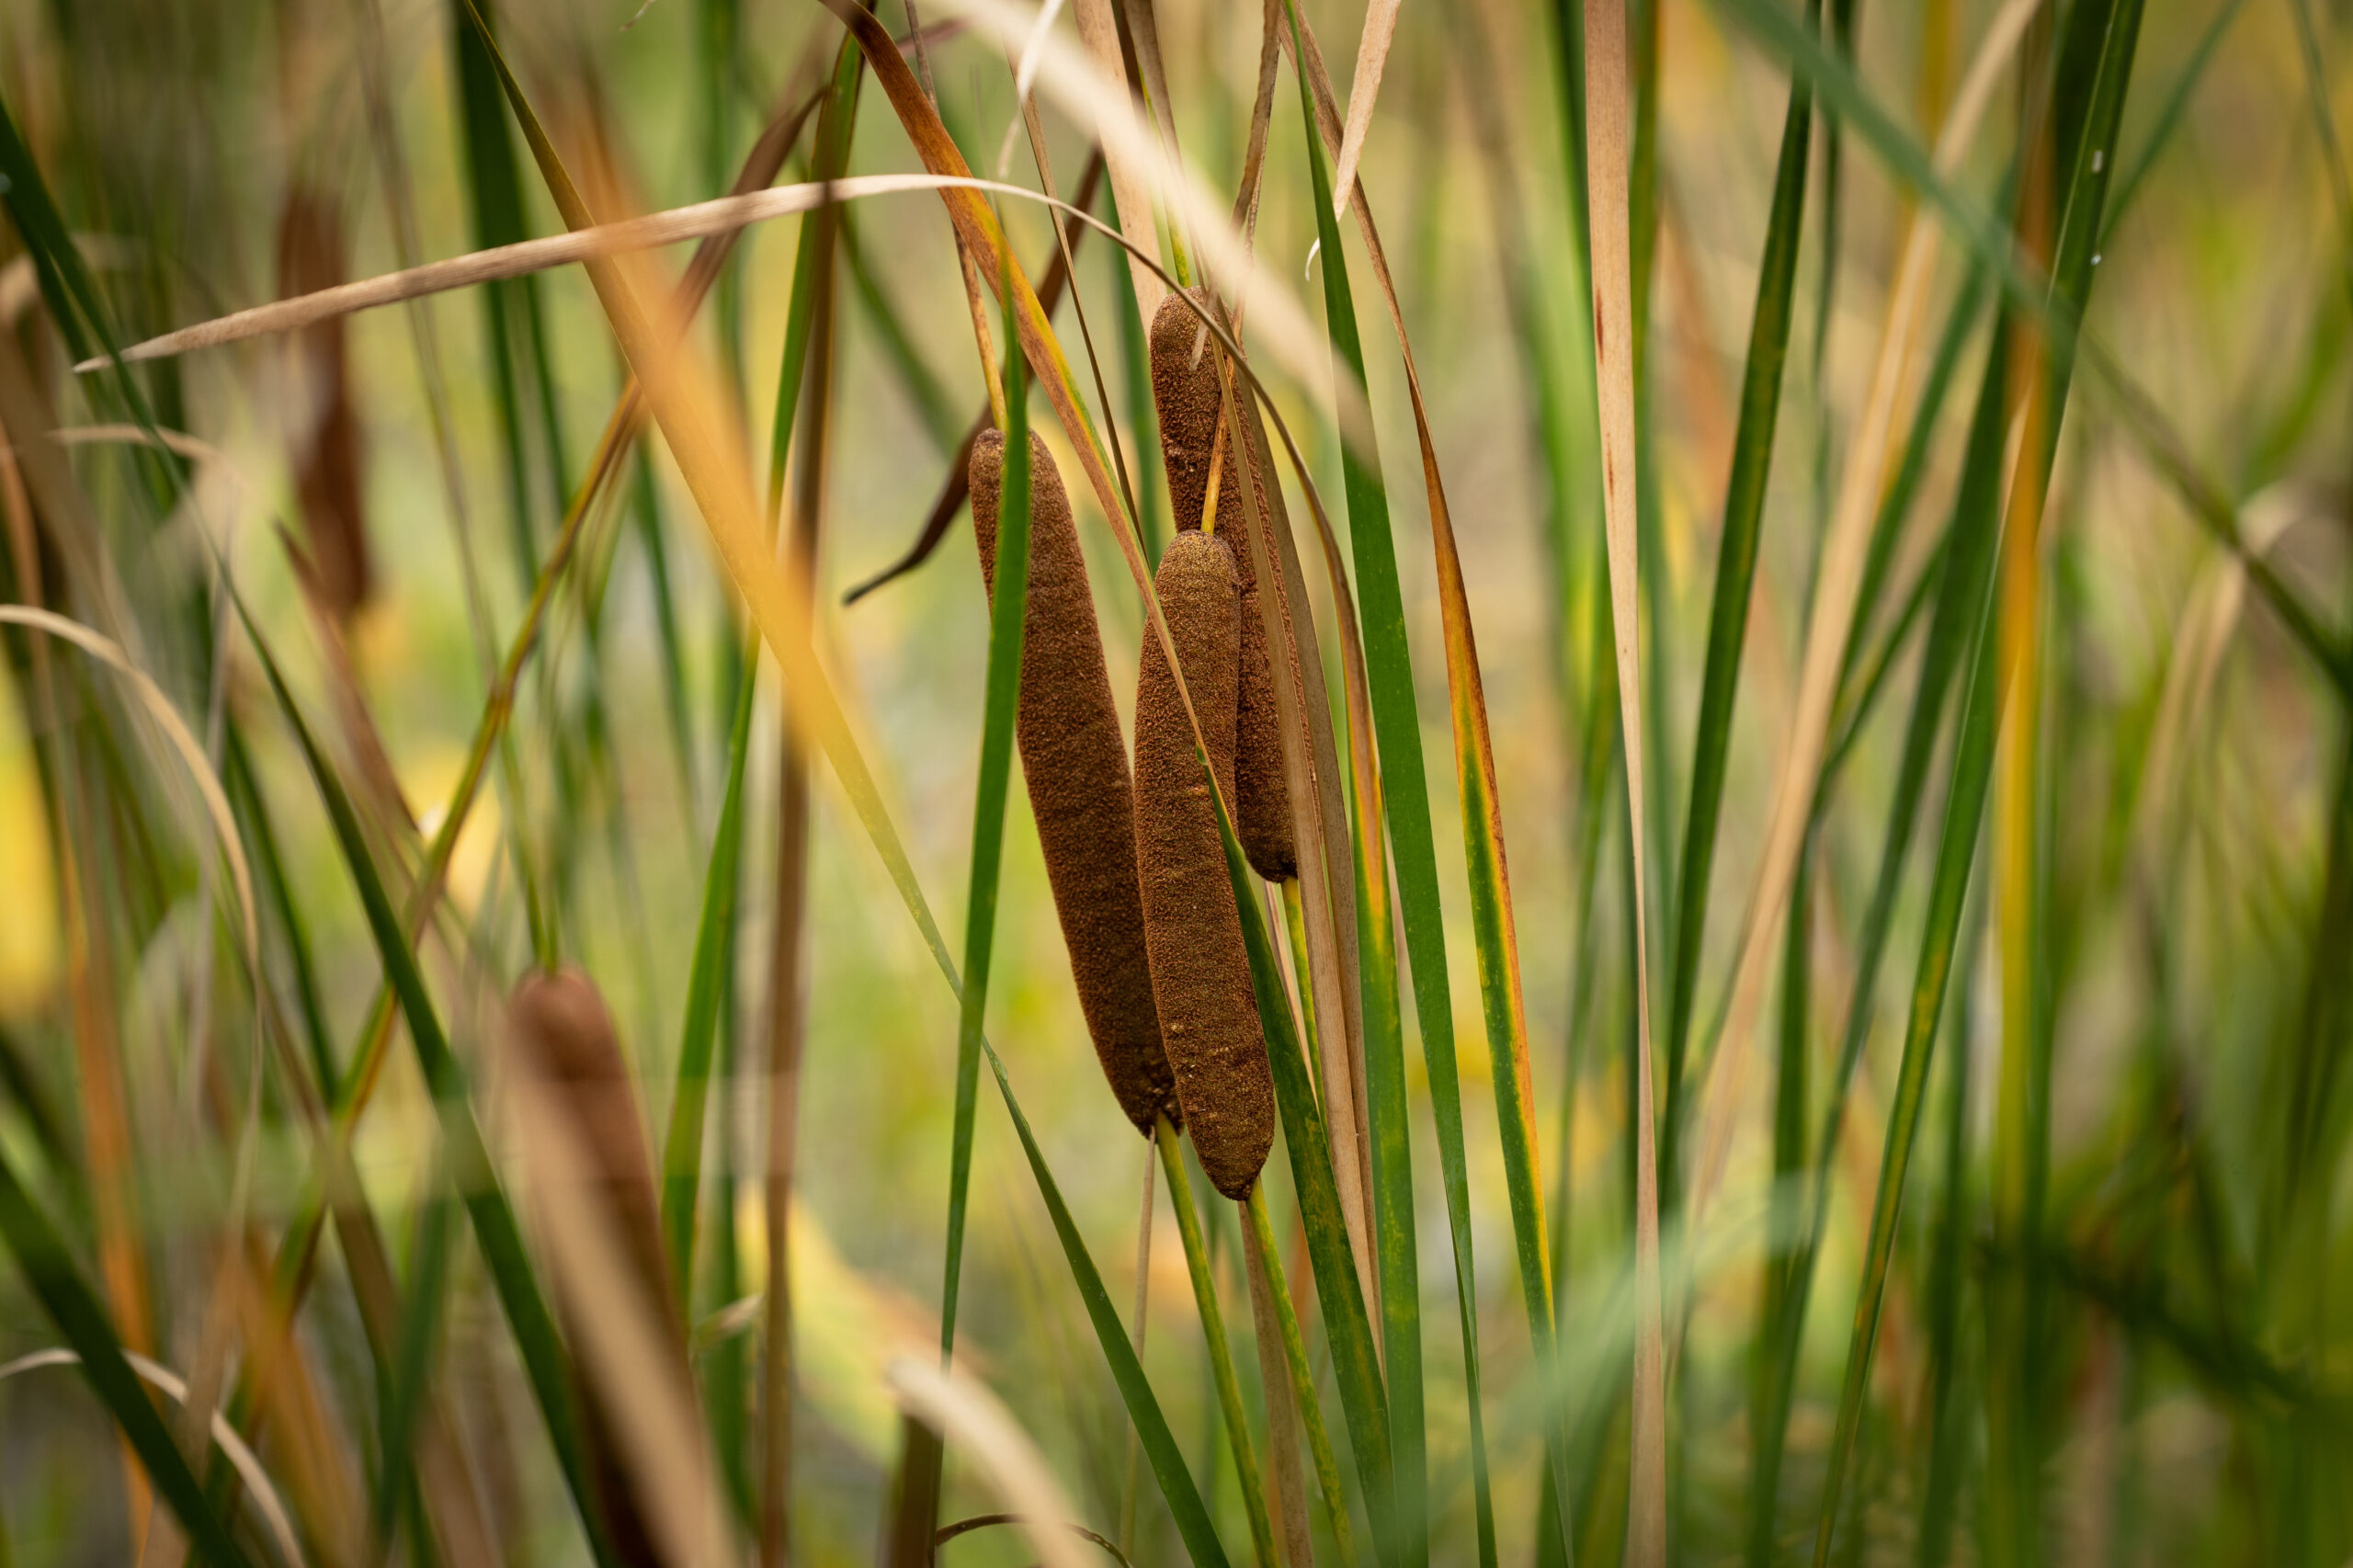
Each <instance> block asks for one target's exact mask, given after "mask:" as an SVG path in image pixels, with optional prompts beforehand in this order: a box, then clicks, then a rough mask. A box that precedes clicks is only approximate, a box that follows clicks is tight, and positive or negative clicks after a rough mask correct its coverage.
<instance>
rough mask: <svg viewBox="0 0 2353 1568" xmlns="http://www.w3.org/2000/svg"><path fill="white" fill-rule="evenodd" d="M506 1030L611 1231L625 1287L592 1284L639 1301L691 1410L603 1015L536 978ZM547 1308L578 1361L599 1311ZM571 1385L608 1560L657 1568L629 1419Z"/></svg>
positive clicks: (593, 1392) (592, 999) (647, 1178)
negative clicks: (628, 1435)
mask: <svg viewBox="0 0 2353 1568" xmlns="http://www.w3.org/2000/svg"><path fill="white" fill-rule="evenodd" d="M507 1021H508V1025H509V1028H511V1029H512V1031H513V1034H514V1039H515V1040H516V1043H517V1046H518V1047H519V1048H520V1049H521V1050H522V1051H525V1052H527V1053H528V1054H529V1062H530V1068H531V1071H533V1072H534V1073H535V1074H537V1075H538V1076H539V1078H540V1093H541V1094H542V1095H544V1096H545V1097H546V1100H547V1102H548V1108H549V1111H550V1113H551V1115H554V1116H559V1117H562V1118H563V1120H564V1122H565V1124H566V1126H567V1130H568V1131H570V1133H571V1135H572V1137H573V1139H574V1141H575V1142H576V1145H577V1147H578V1149H579V1152H580V1154H581V1156H582V1157H583V1158H584V1160H585V1162H586V1169H585V1172H584V1173H583V1174H584V1183H583V1185H584V1187H585V1189H586V1190H585V1194H584V1196H585V1199H586V1200H587V1201H588V1202H590V1203H592V1204H593V1205H595V1207H596V1209H597V1211H598V1213H599V1214H600V1215H601V1216H602V1217H603V1219H604V1221H605V1222H606V1223H607V1224H608V1225H609V1226H610V1233H611V1235H612V1238H613V1240H614V1242H615V1244H616V1248H617V1251H618V1253H619V1255H620V1259H621V1261H622V1264H623V1266H624V1267H625V1269H626V1275H625V1277H624V1278H619V1279H614V1280H610V1281H604V1282H600V1283H601V1284H602V1285H603V1287H604V1289H606V1290H610V1291H622V1290H627V1291H630V1292H631V1293H632V1294H634V1295H635V1296H636V1297H637V1303H636V1304H637V1305H638V1307H639V1308H640V1309H641V1310H642V1312H643V1314H644V1316H645V1318H646V1320H647V1321H649V1322H651V1323H653V1324H656V1325H657V1326H658V1328H659V1330H660V1332H661V1335H662V1341H661V1343H662V1352H663V1361H664V1363H665V1373H666V1374H667V1375H668V1376H669V1377H670V1378H672V1379H673V1380H674V1386H675V1387H676V1390H677V1391H678V1394H679V1398H680V1399H681V1400H682V1401H691V1400H692V1398H693V1387H694V1385H693V1381H692V1379H691V1377H690V1374H689V1373H688V1364H687V1336H686V1329H685V1325H684V1323H683V1321H682V1319H681V1316H680V1313H679V1310H678V1302H677V1300H676V1297H675V1296H674V1295H673V1294H672V1292H671V1290H670V1279H669V1273H668V1267H667V1264H666V1263H665V1258H664V1255H663V1250H662V1232H661V1222H660V1210H659V1207H658V1205H657V1204H656V1202H655V1199H654V1163H653V1161H652V1159H651V1158H650V1157H649V1156H648V1155H647V1153H646V1145H645V1132H644V1124H643V1122H642V1120H641V1119H639V1116H638V1108H637V1096H636V1094H635V1093H634V1091H633V1090H632V1089H631V1085H630V1075H629V1066H628V1063H627V1062H624V1061H623V1060H622V1059H621V1048H620V1038H619V1036H618V1035H617V1034H616V1033H615V1031H614V1028H613V1018H612V1015H611V1014H610V1013H609V1012H608V1011H607V1010H606V1008H605V1001H604V998H603V997H602V996H600V995H598V994H597V987H596V985H595V983H593V982H591V981H590V980H589V979H588V977H587V976H585V975H584V974H582V973H581V972H580V971H577V970H564V971H562V972H560V973H556V974H535V975H533V976H531V977H530V978H529V979H528V980H526V981H524V982H523V983H522V984H521V985H519V986H517V987H516V990H515V995H514V997H513V999H512V1001H511V1002H510V1003H509V1005H508V1008H507ZM557 1301H558V1304H559V1309H560V1311H561V1312H562V1315H563V1319H564V1330H565V1337H566V1338H568V1339H569V1340H571V1342H572V1344H573V1346H574V1352H575V1356H576V1355H577V1352H578V1348H579V1346H581V1345H582V1344H583V1342H584V1341H585V1337H586V1336H585V1334H584V1333H583V1331H582V1328H581V1321H582V1318H583V1315H584V1314H585V1313H587V1312H596V1311H598V1310H600V1308H601V1307H603V1306H605V1304H606V1303H604V1302H600V1301H584V1300H581V1299H579V1297H578V1295H577V1293H576V1292H571V1291H566V1292H560V1293H559V1294H558V1297H557ZM574 1381H575V1386H576V1388H577V1390H578V1392H579V1396H580V1406H581V1412H582V1415H583V1422H582V1426H583V1432H582V1435H583V1437H585V1440H586V1448H587V1450H588V1464H589V1471H590V1481H591V1483H592V1484H593V1486H594V1488H595V1491H596V1495H597V1504H598V1507H599V1511H600V1512H601V1514H602V1515H603V1519H604V1525H605V1528H606V1533H607V1536H608V1539H609V1540H611V1542H612V1546H613V1551H614V1554H615V1555H616V1556H617V1557H618V1558H619V1559H620V1562H623V1563H627V1564H631V1565H632V1568H634V1565H637V1564H656V1563H661V1562H665V1560H666V1556H665V1553H663V1552H662V1551H658V1550H657V1549H656V1547H655V1545H654V1532H653V1530H652V1529H651V1528H650V1526H649V1523H648V1521H649V1518H650V1517H651V1515H652V1508H653V1505H652V1502H651V1499H650V1498H648V1497H646V1496H645V1495H643V1494H642V1487H643V1486H644V1485H645V1484H647V1483H646V1482H645V1481H644V1480H643V1479H642V1478H641V1477H640V1476H639V1475H638V1473H637V1471H636V1468H635V1467H634V1466H632V1465H631V1463H630V1462H629V1460H627V1459H626V1458H625V1457H624V1456H625V1455H626V1453H627V1451H628V1449H627V1448H626V1446H625V1444H624V1442H623V1439H622V1437H621V1433H622V1430H623V1425H622V1424H623V1423H625V1422H627V1421H628V1420H629V1419H630V1416H629V1413H628V1411H627V1410H626V1409H624V1408H622V1407H621V1406H620V1403H618V1402H617V1400H616V1397H615V1395H616V1393H617V1392H618V1391H613V1390H608V1389H607V1388H606V1387H605V1386H604V1381H603V1380H600V1379H598V1378H596V1377H590V1376H585V1375H582V1369H581V1367H580V1365H579V1362H578V1361H577V1360H576V1359H575V1361H574Z"/></svg>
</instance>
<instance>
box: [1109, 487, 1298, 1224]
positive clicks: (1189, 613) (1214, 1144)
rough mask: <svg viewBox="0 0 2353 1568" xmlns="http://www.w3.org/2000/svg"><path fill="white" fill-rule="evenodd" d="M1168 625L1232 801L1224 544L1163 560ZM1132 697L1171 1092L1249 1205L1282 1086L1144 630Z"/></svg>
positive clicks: (1207, 812)
mask: <svg viewBox="0 0 2353 1568" xmlns="http://www.w3.org/2000/svg"><path fill="white" fill-rule="evenodd" d="M1155 581H1156V584H1157V586H1158V589H1159V595H1160V608H1161V613H1162V614H1163V615H1164V616H1165V618H1166V619H1167V621H1168V635H1169V639H1170V641H1171V642H1174V643H1175V644H1176V657H1177V660H1178V662H1179V664H1180V665H1181V666H1182V667H1183V669H1184V672H1185V684H1186V687H1187V688H1188V690H1189V691H1190V693H1191V694H1192V699H1193V710H1194V712H1195V713H1197V714H1199V718H1200V722H1201V738H1202V740H1203V742H1204V743H1205V744H1207V745H1208V747H1209V752H1210V765H1211V769H1212V770H1213V771H1214V772H1215V774H1216V776H1217V780H1218V788H1219V789H1220V790H1222V791H1224V792H1225V794H1226V798H1227V799H1228V800H1231V799H1233V793H1232V791H1233V742H1234V711H1235V669H1236V665H1237V663H1238V661H1239V659H1240V656H1241V627H1240V618H1241V609H1242V606H1241V595H1240V593H1239V591H1238V589H1237V586H1236V583H1235V578H1234V573H1233V551H1231V550H1230V549H1229V548H1228V547H1227V545H1226V542H1225V540H1222V539H1219V538H1215V537H1212V536H1211V535H1208V534H1203V533H1198V532H1195V533H1181V534H1178V535H1177V536H1176V539H1175V540H1173V541H1171V542H1170V544H1169V546H1168V550H1167V551H1166V553H1165V554H1164V555H1163V556H1162V557H1161V558H1160V571H1159V574H1158V575H1157V577H1156V579H1155ZM1141 665H1142V668H1141V671H1140V673H1139V676H1138V680H1137V685H1136V863H1137V866H1138V868H1139V869H1140V870H1141V872H1142V880H1143V914H1144V939H1145V942H1146V944H1147V946H1148V947H1149V949H1150V950H1151V953H1152V983H1153V989H1154V993H1155V994H1157V995H1158V997H1159V999H1160V1023H1161V1031H1162V1035H1163V1038H1165V1040H1166V1041H1167V1044H1168V1064H1169V1065H1170V1066H1171V1067H1173V1068H1174V1069H1176V1093H1177V1096H1178V1097H1179V1098H1180V1099H1182V1100H1183V1102H1184V1106H1185V1119H1186V1122H1187V1123H1188V1126H1189V1127H1190V1128H1191V1130H1192V1134H1193V1147H1194V1149H1195V1151H1196V1152H1198V1153H1199V1155H1200V1157H1201V1168H1202V1169H1203V1170H1204V1171H1206V1172H1208V1173H1209V1178H1210V1180H1211V1182H1212V1183H1213V1184H1215V1186H1216V1187H1217V1189H1218V1190H1219V1191H1220V1192H1222V1193H1224V1194H1225V1195H1226V1196H1227V1197H1228V1198H1233V1199H1241V1198H1246V1197H1248V1196H1249V1193H1250V1187H1251V1184H1252V1183H1254V1182H1256V1180H1257V1179H1258V1172H1259V1170H1260V1169H1261V1168H1262V1167H1263V1166H1264V1165H1266V1163H1267V1151H1268V1150H1269V1149H1271V1148H1272V1147H1273V1146H1274V1140H1275V1085H1274V1079H1273V1076H1272V1074H1271V1073H1270V1072H1269V1071H1268V1068H1267V1042H1266V1037H1265V1034H1264V1033H1263V1032H1262V1030H1261V1028H1260V1027H1259V1022H1258V1006H1257V1001H1256V996H1255V994H1253V992H1252V990H1251V986H1250V960H1249V956H1248V953H1247V952H1246V950H1245V949H1244V947H1243V945H1242V918H1241V915H1240V914H1239V912H1238V911H1237V910H1236V909H1235V907H1234V903H1233V882H1232V881H1231V880H1230V879H1229V878H1228V877H1227V875H1226V869H1225V850H1224V847H1223V846H1222V842H1221V840H1220V838H1219V835H1218V827H1217V807H1216V803H1215V801H1213V800H1212V798H1211V793H1210V787H1209V782H1208V780H1207V779H1205V778H1203V777H1202V775H1201V765H1200V762H1199V757H1198V756H1197V754H1196V753H1195V751H1194V749H1193V731H1192V726H1191V725H1190V724H1189V723H1188V722H1187V721H1186V717H1185V705H1184V700H1183V699H1182V698H1181V697H1179V695H1178V694H1177V690H1176V680H1175V677H1174V676H1172V675H1171V674H1170V673H1169V668H1168V661H1167V659H1166V658H1165V656H1164V655H1163V653H1162V652H1161V648H1160V639H1159V638H1157V637H1156V636H1154V634H1153V632H1152V631H1151V629H1150V628H1148V627H1147V628H1146V629H1145V631H1144V636H1143V655H1142V661H1141Z"/></svg>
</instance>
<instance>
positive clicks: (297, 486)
mask: <svg viewBox="0 0 2353 1568" xmlns="http://www.w3.org/2000/svg"><path fill="white" fill-rule="evenodd" d="M344 270H345V268H344V258H343V228H342V217H341V214H340V213H339V212H338V211H337V210H336V206H335V198H334V197H332V196H329V195H323V194H321V193H320V192H318V191H316V190H313V189H312V188H310V187H307V186H301V185H298V186H295V187H293V188H292V189H290V190H289V191H288V192H287V193H286V207H285V210H283V211H282V212H281V213H280V214H279V215H278V290H279V291H280V292H281V293H283V294H285V295H287V296H288V297H291V296H294V295H297V294H310V293H315V292H316V291H317V290H321V289H328V288H332V287H334V286H335V284H338V283H341V282H343V281H345V278H344ZM293 359H294V367H295V371H294V377H293V382H292V386H291V392H292V396H291V399H290V402H291V403H292V415H293V419H292V425H293V429H292V435H291V443H292V447H293V459H294V494H295V498H296V500H297V502H298V503H299V504H300V507H301V514H302V536H303V542H304V545H305V547H306V548H307V550H308V551H309V553H310V557H311V568H312V572H313V575H314V577H315V579H316V582H317V585H318V592H319V597H321V598H322V599H323V600H324V601H325V604H326V607H327V608H328V609H329V610H330V611H332V612H333V613H334V615H335V617H336V618H337V619H349V618H350V616H351V614H352V612H353V611H355V610H357V609H358V608H359V607H360V606H361V605H364V604H366V603H367V602H368V597H369V593H370V592H371V591H372V589H373V588H374V585H375V569H374V566H373V565H372V563H371V562H370V561H369V551H368V528H367V522H366V518H365V517H364V516H363V515H362V513H361V511H360V494H359V491H360V483H359V482H360V474H359V468H360V444H359V419H358V415H357V414H356V413H355V412H354V410H353V408H352V404H351V378H350V373H349V370H348V369H347V363H346V360H347V354H346V349H345V343H344V320H343V318H342V317H341V316H336V317H335V318H333V319H332V320H329V321H323V322H320V323H319V324H316V325H315V326H306V327H304V328H303V329H302V330H301V332H300V333H299V334H297V335H296V337H295V348H294V355H293Z"/></svg>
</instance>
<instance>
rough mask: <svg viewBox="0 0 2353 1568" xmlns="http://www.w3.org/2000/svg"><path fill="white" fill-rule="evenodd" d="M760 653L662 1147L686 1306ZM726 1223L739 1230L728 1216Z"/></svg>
mask: <svg viewBox="0 0 2353 1568" xmlns="http://www.w3.org/2000/svg"><path fill="white" fill-rule="evenodd" d="M758 675H759V647H758V644H757V642H754V641H751V640H748V639H747V647H746V649H745V657H744V659H743V660H742V662H741V665H740V674H739V675H738V676H737V678H736V683H735V708H734V712H733V716H732V718H731V720H730V722H729V725H728V743H727V791H726V793H725V795H723V796H722V798H721V801H720V805H719V825H718V827H717V828H716V829H715V830H714V831H713V833H712V835H711V846H710V864H709V865H708V866H707V867H706V868H705V869H704V872H703V883H702V913H701V915H699V917H698V918H697V920H696V923H695V950H694V958H693V960H692V962H691V965H690V967H689V968H688V971H687V1016H686V1024H685V1027H684V1028H683V1030H682V1031H681V1034H680V1037H679V1040H678V1085H677V1089H676V1092H675V1093H674V1094H673V1095H672V1096H671V1099H670V1126H669V1131H668V1133H667V1135H666V1136H665V1139H664V1140H663V1144H662V1240H663V1244H664V1247H665V1250H666V1251H667V1253H668V1256H669V1261H670V1279H671V1284H672V1285H673V1287H674V1288H676V1290H677V1292H678V1300H680V1301H693V1300H694V1295H693V1290H692V1286H693V1282H694V1256H695V1214H696V1211H697V1209H698V1207H699V1193H700V1191H701V1187H702V1152H703V1121H704V1113H705V1109H706V1107H707V1105H708V1103H709V1100H710V1059H711V1052H712V1050H713V1048H714V1044H715V1042H716V1040H717V1039H718V1035H719V1025H720V1017H721V1012H722V1009H723V1008H724V1007H726V1006H727V1005H728V1001H729V998H728V995H727V990H726V987H727V985H728V984H729V983H730V980H731V976H732V974H733V965H732V964H731V963H729V962H728V957H729V954H730V953H731V952H732V951H733V947H734V942H735V896H736V890H737V888H738V887H739V886H740V885H741V882H742V876H741V868H742V865H743V854H744V767H745V759H746V758H748V757H749V756H750V755H751V750H752V744H751V743H752V707H753V694H754V691H755V689H756V687H757V685H758ZM718 1222H719V1223H721V1224H722V1225H723V1224H728V1223H732V1216H731V1215H730V1214H729V1213H728V1212H726V1211H725V1210H722V1211H721V1213H720V1214H719V1216H718Z"/></svg>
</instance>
